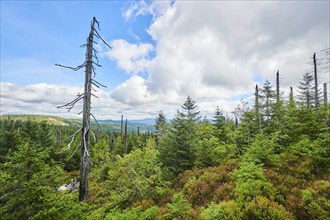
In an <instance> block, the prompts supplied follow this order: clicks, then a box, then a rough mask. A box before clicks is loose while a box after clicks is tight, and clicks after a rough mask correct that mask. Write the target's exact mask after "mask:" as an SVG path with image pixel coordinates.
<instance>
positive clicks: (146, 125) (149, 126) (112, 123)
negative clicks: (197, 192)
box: [0, 114, 155, 132]
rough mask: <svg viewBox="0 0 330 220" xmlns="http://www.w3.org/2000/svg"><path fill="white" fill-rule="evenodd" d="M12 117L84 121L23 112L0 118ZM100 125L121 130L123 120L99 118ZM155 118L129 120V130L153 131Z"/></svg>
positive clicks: (64, 122) (54, 121)
mask: <svg viewBox="0 0 330 220" xmlns="http://www.w3.org/2000/svg"><path fill="white" fill-rule="evenodd" d="M7 118H10V119H12V120H22V121H27V120H32V121H36V122H43V121H45V122H46V123H49V124H52V125H61V126H81V124H82V121H81V120H79V119H71V118H62V117H57V116H47V115H31V114H22V115H0V119H7ZM98 123H99V126H100V127H101V128H102V129H103V130H104V131H116V132H120V130H121V121H120V120H99V121H98ZM154 124H155V119H152V118H147V119H142V120H129V121H127V130H128V131H129V132H131V131H137V129H138V127H139V128H140V132H147V131H150V132H153V131H155V127H154ZM91 126H92V128H94V129H96V128H98V126H97V124H96V123H95V122H94V121H93V120H92V123H91Z"/></svg>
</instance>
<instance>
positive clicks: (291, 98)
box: [289, 86, 294, 106]
mask: <svg viewBox="0 0 330 220" xmlns="http://www.w3.org/2000/svg"><path fill="white" fill-rule="evenodd" d="M289 101H290V105H292V106H293V105H294V99H293V88H292V86H290V100H289Z"/></svg>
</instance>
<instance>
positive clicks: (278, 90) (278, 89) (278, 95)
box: [276, 70, 280, 103]
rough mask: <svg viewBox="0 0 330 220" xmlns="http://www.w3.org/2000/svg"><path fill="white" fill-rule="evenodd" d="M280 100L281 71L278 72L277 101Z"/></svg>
mask: <svg viewBox="0 0 330 220" xmlns="http://www.w3.org/2000/svg"><path fill="white" fill-rule="evenodd" d="M279 101H280V71H279V70H277V73H276V102H277V103H278V102H279Z"/></svg>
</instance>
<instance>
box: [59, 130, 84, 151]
mask: <svg viewBox="0 0 330 220" xmlns="http://www.w3.org/2000/svg"><path fill="white" fill-rule="evenodd" d="M80 131H81V128H79V130H77V131H76V132H75V133H74V134H72V135H70V136H69V137H68V138H71V141H70V143H69V144H68V145H66V146H65V147H63V148H62V149H61V150H60V151H59V152H57V153H58V154H60V153H63V152H64V151H67V150H69V149H70V148H71V144H72V143H73V141H74V139H75V138H76V134H78V133H79V132H80Z"/></svg>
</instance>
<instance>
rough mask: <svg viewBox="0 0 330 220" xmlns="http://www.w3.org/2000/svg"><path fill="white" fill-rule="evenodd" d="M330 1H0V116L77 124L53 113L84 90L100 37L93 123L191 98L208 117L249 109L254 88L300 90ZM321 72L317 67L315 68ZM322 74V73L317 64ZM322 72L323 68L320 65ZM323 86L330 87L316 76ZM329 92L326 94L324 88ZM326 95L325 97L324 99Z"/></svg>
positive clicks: (323, 43) (149, 113)
mask: <svg viewBox="0 0 330 220" xmlns="http://www.w3.org/2000/svg"><path fill="white" fill-rule="evenodd" d="M329 4H330V3H329V1H303V2H294V1H272V2H266V1H233V2H230V1H147V2H145V1H1V97H0V101H1V109H0V111H1V112H0V113H1V114H17V113H19V114H23V113H35V114H46V115H59V116H64V117H80V116H78V115H77V113H78V112H80V109H79V108H80V106H79V105H77V108H76V109H75V110H73V111H72V112H70V113H68V112H66V111H65V110H64V109H57V108H56V106H58V105H60V104H65V103H66V102H68V101H70V100H71V99H73V98H74V97H75V95H76V94H77V93H78V92H82V86H83V80H84V72H83V70H82V71H78V72H74V71H70V70H67V69H63V68H60V67H56V66H55V64H57V63H59V64H63V65H68V66H77V65H79V64H81V63H82V62H83V61H84V56H85V49H84V48H80V45H82V44H84V43H85V41H86V38H87V36H88V33H89V29H90V22H91V20H92V17H93V16H95V17H96V18H97V20H98V21H99V22H100V27H101V31H100V34H101V35H102V37H103V38H104V39H105V40H106V41H107V42H108V43H109V44H110V45H111V46H112V47H113V49H112V50H109V49H107V48H106V47H105V46H104V45H102V43H100V44H98V45H97V46H96V47H95V48H97V49H98V50H99V53H100V54H99V58H100V64H101V65H102V68H98V69H97V72H98V75H97V76H96V80H98V81H100V82H101V83H103V84H105V85H106V86H107V88H105V89H98V91H97V92H96V95H98V96H99V97H100V98H99V99H95V100H93V104H92V105H93V110H94V114H95V115H96V116H98V118H100V119H118V118H120V116H121V114H124V115H126V116H127V117H128V118H129V119H142V118H149V117H155V116H156V115H157V114H158V112H159V111H160V110H162V111H163V112H164V113H165V114H166V115H167V116H168V117H169V118H171V117H173V116H174V114H175V113H176V110H177V109H179V108H180V105H181V104H182V103H183V102H184V101H185V99H186V97H187V96H188V95H190V96H191V97H192V98H193V99H194V100H196V101H197V104H198V107H199V110H200V111H201V113H202V114H203V115H205V116H207V117H211V116H212V114H213V112H214V111H215V109H216V107H217V106H219V107H220V109H222V110H223V111H224V113H225V114H228V115H231V112H232V111H233V110H234V109H235V107H236V106H237V104H239V102H240V100H241V99H242V98H243V99H246V100H247V101H250V102H251V101H252V99H251V97H253V92H254V91H253V89H254V87H255V84H259V85H260V86H262V84H263V82H264V81H265V80H266V79H269V80H270V81H271V83H273V84H274V82H275V74H276V72H277V70H280V74H281V85H282V88H281V90H282V91H283V92H284V94H287V92H288V91H289V87H290V86H293V87H295V88H296V87H297V85H298V84H299V81H301V79H302V74H303V73H304V72H306V71H309V70H310V69H311V66H310V65H309V64H308V62H309V61H310V59H311V56H312V55H313V53H314V52H316V53H317V56H318V57H319V58H323V59H324V58H325V55H324V52H322V50H323V49H326V48H329V47H330V45H329V42H330V39H329V35H330V30H329V26H330V24H329V20H330V15H329V14H330V12H329V10H330V9H329V8H330V5H329ZM322 65H323V64H322ZM320 68H321V66H320ZM322 68H324V66H322ZM325 68H327V66H325ZM319 79H320V83H323V82H329V76H328V74H327V73H326V71H323V70H322V71H320V76H319ZM329 87H330V86H329ZM329 93H330V92H329Z"/></svg>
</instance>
